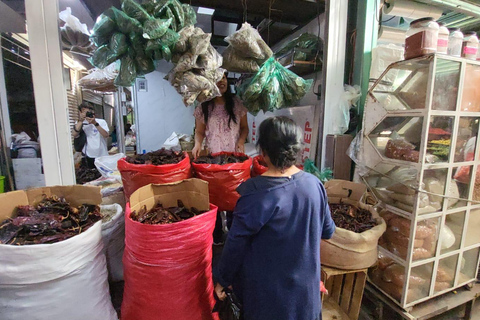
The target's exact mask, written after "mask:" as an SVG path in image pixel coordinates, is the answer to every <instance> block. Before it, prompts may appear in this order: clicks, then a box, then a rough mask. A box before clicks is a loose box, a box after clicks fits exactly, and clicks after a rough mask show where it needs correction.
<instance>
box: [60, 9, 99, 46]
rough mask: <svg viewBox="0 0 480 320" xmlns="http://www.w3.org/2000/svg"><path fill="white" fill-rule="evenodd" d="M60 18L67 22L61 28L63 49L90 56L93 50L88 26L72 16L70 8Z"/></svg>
mask: <svg viewBox="0 0 480 320" xmlns="http://www.w3.org/2000/svg"><path fill="white" fill-rule="evenodd" d="M59 17H60V19H61V20H62V21H64V22H65V25H64V26H63V27H61V28H60V34H61V39H62V44H63V47H64V48H65V49H67V50H71V51H72V52H76V53H81V54H88V53H89V52H90V50H91V42H90V34H89V32H88V29H87V25H86V24H84V23H81V22H80V20H78V18H77V17H75V16H73V15H72V10H71V9H70V7H67V8H66V9H65V10H64V11H61V12H60V13H59Z"/></svg>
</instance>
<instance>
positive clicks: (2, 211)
mask: <svg viewBox="0 0 480 320" xmlns="http://www.w3.org/2000/svg"><path fill="white" fill-rule="evenodd" d="M100 190H101V188H100V187H93V186H55V187H43V188H36V189H30V190H20V191H12V192H7V193H2V194H0V203H1V204H2V206H1V207H0V221H2V220H4V219H7V218H9V217H11V216H12V215H13V214H14V213H15V210H16V208H17V207H18V206H24V205H35V204H37V203H38V202H40V201H41V200H42V199H43V197H44V196H47V197H50V196H53V195H55V196H57V197H61V198H65V200H67V201H68V202H69V203H70V205H71V206H72V207H78V206H80V205H82V204H96V205H98V204H100V203H101V202H102V194H101V193H100Z"/></svg>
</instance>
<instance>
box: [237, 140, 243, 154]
mask: <svg viewBox="0 0 480 320" xmlns="http://www.w3.org/2000/svg"><path fill="white" fill-rule="evenodd" d="M235 151H236V152H238V153H245V144H244V143H243V142H237V145H236V146H235Z"/></svg>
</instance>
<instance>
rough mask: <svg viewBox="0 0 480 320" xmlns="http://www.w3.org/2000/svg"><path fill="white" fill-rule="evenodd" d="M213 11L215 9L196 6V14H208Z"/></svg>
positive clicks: (211, 13)
mask: <svg viewBox="0 0 480 320" xmlns="http://www.w3.org/2000/svg"><path fill="white" fill-rule="evenodd" d="M214 12H215V9H209V8H204V7H198V11H197V13H198V14H205V15H208V16H211V15H213V13H214Z"/></svg>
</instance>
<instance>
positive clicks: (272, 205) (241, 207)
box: [215, 117, 335, 320]
mask: <svg viewBox="0 0 480 320" xmlns="http://www.w3.org/2000/svg"><path fill="white" fill-rule="evenodd" d="M259 134H260V137H259V140H258V142H257V147H259V149H260V150H261V151H262V154H263V156H264V158H265V162H266V163H267V164H268V171H267V172H265V173H264V174H263V175H261V176H258V177H255V178H252V179H249V180H247V181H245V182H244V183H243V184H241V185H240V187H239V188H238V189H237V191H238V192H239V193H240V195H241V197H240V199H239V200H238V202H237V205H236V207H235V211H234V218H233V224H232V228H231V230H230V231H229V233H228V237H227V241H226V243H225V247H224V249H223V253H222V257H221V258H220V261H219V264H218V268H217V270H216V273H215V278H216V280H217V281H218V283H217V285H216V286H215V293H216V294H217V296H218V297H219V299H221V300H223V299H225V292H224V288H226V287H229V286H233V291H234V293H235V294H236V295H237V297H238V298H239V300H240V301H241V303H242V305H243V314H244V319H245V320H265V319H275V320H290V319H295V320H314V319H321V300H320V240H321V239H329V238H331V237H332V235H333V232H334V231H335V224H334V223H333V220H332V218H331V216H330V210H329V207H328V201H327V196H326V192H325V189H324V188H323V185H322V183H321V182H320V181H319V180H318V179H317V178H316V177H315V176H313V175H311V174H309V173H306V172H303V171H301V170H299V169H298V168H297V167H296V166H295V162H296V159H297V156H298V153H299V151H300V146H301V142H300V141H301V130H300V128H299V127H298V126H297V125H296V124H295V123H294V122H293V121H292V120H290V119H288V118H286V117H273V118H269V119H266V120H265V121H263V122H262V124H261V125H260V128H259Z"/></svg>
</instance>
